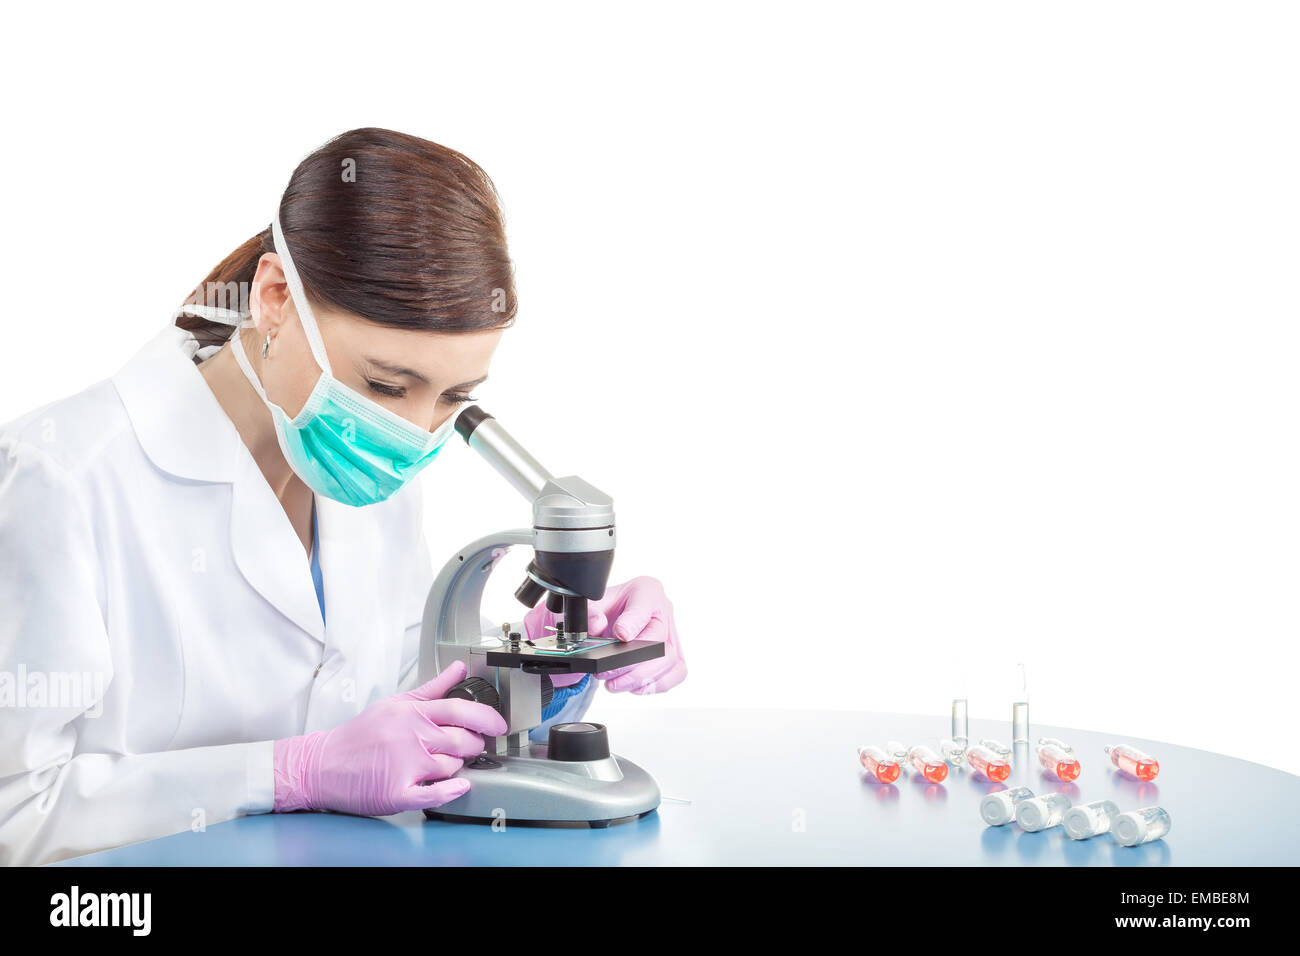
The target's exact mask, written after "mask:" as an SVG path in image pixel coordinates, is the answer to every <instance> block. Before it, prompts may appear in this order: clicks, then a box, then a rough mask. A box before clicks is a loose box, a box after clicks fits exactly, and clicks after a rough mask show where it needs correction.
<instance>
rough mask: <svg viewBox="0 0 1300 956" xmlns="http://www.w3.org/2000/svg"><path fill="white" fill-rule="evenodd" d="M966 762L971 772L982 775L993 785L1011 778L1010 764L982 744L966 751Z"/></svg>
mask: <svg viewBox="0 0 1300 956" xmlns="http://www.w3.org/2000/svg"><path fill="white" fill-rule="evenodd" d="M966 760H967V762H968V763H969V764H970V765H971V769H972V770H974V771H976V772H977V773H982V774H984V776H986V777H988V778H989V779H990V780H992V781H993V782H994V783H1001V782H1002V781H1003V780H1005V779H1007V777H1009V776H1011V764H1009V763H1007V762H1006V761H1005V760H1003V759H1002V758H1001V757H999V756H998V755H997V754H995V753H994V752H993V751H992V750H990V749H989V748H988V747H985V746H984V745H983V744H976V745H975V746H974V747H971V748H970V749H969V750H967V751H966Z"/></svg>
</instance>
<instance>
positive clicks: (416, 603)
mask: <svg viewBox="0 0 1300 956" xmlns="http://www.w3.org/2000/svg"><path fill="white" fill-rule="evenodd" d="M195 348H196V343H195V341H194V339H193V338H192V337H191V336H190V335H189V334H188V333H185V332H183V331H181V330H179V329H176V328H168V329H165V330H164V331H163V332H161V333H160V334H159V335H158V336H157V337H156V338H154V339H153V340H152V341H150V342H149V343H148V344H147V345H146V346H145V347H144V348H143V349H142V350H141V351H140V352H139V353H138V354H137V355H136V356H135V357H134V358H132V359H131V361H130V362H128V364H127V365H126V366H125V367H124V368H122V370H121V371H119V372H118V373H117V374H116V375H114V376H113V377H112V378H111V379H109V380H107V381H104V382H101V383H99V384H97V385H94V386H92V387H91V388H89V389H87V390H86V391H84V392H81V393H80V394H78V395H74V396H72V397H70V398H67V399H64V400H61V401H58V402H55V403H53V404H51V405H48V406H46V407H44V408H41V409H38V410H37V411H35V412H32V413H30V414H28V415H26V416H24V417H23V418H21V419H19V420H17V421H15V422H12V423H10V424H9V425H6V426H4V427H3V428H0V864H14V863H42V862H48V861H52V860H57V859H62V858H65V857H70V856H76V855H80V854H83V853H88V852H91V851H94V850H99V849H103V848H105V847H110V846H118V845H122V844H126V843H133V842H137V841H140V840H147V839H152V838H155V837H159V836H163V835H166V834H171V833H177V832H180V831H183V830H186V829H189V828H197V827H199V826H200V825H212V824H215V823H218V822H220V821H222V820H227V819H230V818H232V817H234V816H237V815H240V814H246V813H262V812H267V811H270V810H271V809H272V806H273V803H274V782H273V779H272V746H273V741H275V740H276V739H278V738H282V737H289V736H294V735H297V734H302V733H307V732H310V731H315V730H323V729H327V728H330V727H334V726H337V725H338V724H340V723H342V722H343V721H345V720H348V719H349V718H351V717H353V716H355V715H356V714H358V713H359V712H360V711H361V710H362V709H363V708H364V707H366V706H367V705H368V704H370V703H372V702H373V701H375V700H378V699H380V698H382V697H385V696H388V695H391V694H393V693H396V692H397V691H399V690H405V689H409V688H410V687H411V686H412V685H413V684H414V682H415V677H416V670H417V656H418V649H419V633H420V621H421V617H422V614H423V608H424V601H425V597H426V596H427V593H428V589H429V586H430V584H431V582H432V567H431V563H430V560H429V555H428V550H427V548H426V546H425V543H424V539H423V533H422V530H421V528H422V518H421V515H422V503H421V497H420V488H419V485H418V482H412V484H411V485H410V486H408V487H407V488H404V489H403V490H402V491H400V492H398V493H397V494H395V495H393V496H392V497H391V498H390V499H389V500H387V501H385V502H383V503H381V504H377V505H372V506H369V507H365V508H351V507H349V506H347V505H343V504H340V503H338V502H334V501H331V500H328V499H325V498H323V497H320V496H318V497H317V521H318V527H319V533H320V564H321V572H322V577H323V580H324V594H325V618H326V620H327V621H328V626H326V625H325V624H323V623H322V620H321V613H320V608H319V606H318V604H317V601H316V592H315V590H314V588H313V585H312V580H311V574H310V567H309V563H308V560H307V555H306V552H305V551H304V549H303V547H302V544H301V542H300V541H299V539H298V537H297V535H296V534H295V533H294V531H293V530H292V528H291V526H290V524H289V521H288V519H287V518H286V516H285V514H284V511H283V508H282V507H281V505H280V502H279V501H278V500H277V499H276V497H275V495H274V493H273V492H272V491H271V488H270V486H269V485H268V484H267V483H266V481H265V479H264V478H263V476H262V473H261V472H260V471H259V470H258V467H257V465H256V463H255V462H254V461H253V458H252V456H251V455H250V453H249V452H248V450H247V448H246V447H245V446H244V444H243V442H242V441H241V439H240V437H239V435H238V433H237V432H236V431H235V428H234V425H233V424H232V422H231V421H230V419H229V418H228V417H227V416H226V414H225V412H224V411H223V410H222V409H221V407H220V405H219V404H218V403H217V401H216V398H215V397H214V396H213V394H212V392H211V390H210V389H209V388H208V386H207V383H206V382H205V381H204V380H203V378H202V377H201V376H200V374H199V372H198V370H197V368H196V367H195V365H194V364H193V361H192V355H193V354H194V351H195ZM595 683H596V682H595V681H592V685H593V686H592V688H590V689H591V690H592V691H594V685H595ZM579 696H580V698H581V700H579V699H578V698H575V700H574V701H573V702H571V705H570V706H568V707H566V708H565V715H564V719H577V718H578V717H580V716H581V713H582V711H583V710H585V709H586V703H588V702H589V701H590V699H591V693H584V694H582V695H579ZM557 719H559V718H557ZM552 722H553V721H552ZM549 723H550V722H548V724H549Z"/></svg>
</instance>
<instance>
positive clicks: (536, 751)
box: [424, 744, 659, 827]
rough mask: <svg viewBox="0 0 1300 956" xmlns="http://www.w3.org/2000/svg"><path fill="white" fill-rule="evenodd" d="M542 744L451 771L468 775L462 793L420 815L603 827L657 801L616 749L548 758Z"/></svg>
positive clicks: (648, 782) (649, 784)
mask: <svg viewBox="0 0 1300 956" xmlns="http://www.w3.org/2000/svg"><path fill="white" fill-rule="evenodd" d="M546 750H547V748H546V745H545V744H530V745H529V748H528V753H527V754H519V753H515V754H508V755H500V756H487V755H484V756H482V757H480V758H479V759H478V760H477V761H474V762H473V763H470V764H466V765H465V767H464V768H463V769H462V770H461V771H460V772H459V773H457V774H456V777H464V778H465V779H467V780H469V782H470V784H471V786H470V790H469V792H467V793H466V794H465V795H464V796H461V797H457V798H456V799H455V800H453V801H451V802H450V803H444V804H443V805H442V806H440V807H437V808H436V809H432V810H425V811H424V815H425V817H427V818H428V819H430V820H447V821H449V822H454V823H489V824H491V823H496V822H497V821H500V822H501V823H503V824H504V825H505V826H511V825H515V826H579V825H584V824H585V825H590V826H592V827H605V826H608V825H609V824H610V823H621V822H624V821H627V820H633V819H636V818H638V817H642V816H644V815H645V814H647V813H649V812H650V811H652V810H654V809H656V808H657V807H658V806H659V786H658V784H656V783H655V781H654V778H653V777H651V776H650V774H648V773H646V771H645V770H643V769H641V768H640V767H638V766H637V765H636V764H634V763H632V761H630V760H626V759H624V758H623V757H620V756H618V755H617V754H611V755H610V756H608V757H605V758H603V759H601V760H574V761H561V760H550V759H548V758H547V756H546Z"/></svg>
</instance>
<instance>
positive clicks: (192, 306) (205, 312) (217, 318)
mask: <svg viewBox="0 0 1300 956" xmlns="http://www.w3.org/2000/svg"><path fill="white" fill-rule="evenodd" d="M177 312H179V313H184V314H185V315H196V316H198V317H199V318H200V319H207V320H208V321H209V322H220V323H221V324H222V325H239V324H241V323H242V322H243V321H244V320H245V319H247V318H248V317H249V313H247V312H236V311H235V310H234V309H222V308H218V307H217V306H215V305H200V304H198V303H197V302H187V303H186V304H185V305H183V306H181V307H180V308H179V309H178V310H177Z"/></svg>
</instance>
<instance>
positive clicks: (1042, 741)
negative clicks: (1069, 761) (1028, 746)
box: [1038, 737, 1074, 754]
mask: <svg viewBox="0 0 1300 956" xmlns="http://www.w3.org/2000/svg"><path fill="white" fill-rule="evenodd" d="M1048 744H1051V745H1052V746H1053V747H1060V748H1061V749H1062V750H1064V751H1065V752H1066V753H1067V754H1072V753H1074V748H1073V747H1071V746H1070V745H1069V744H1067V743H1066V742H1065V741H1064V740H1057V739H1056V738H1055V737H1039V738H1038V746H1040V747H1045V746H1047V745H1048Z"/></svg>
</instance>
